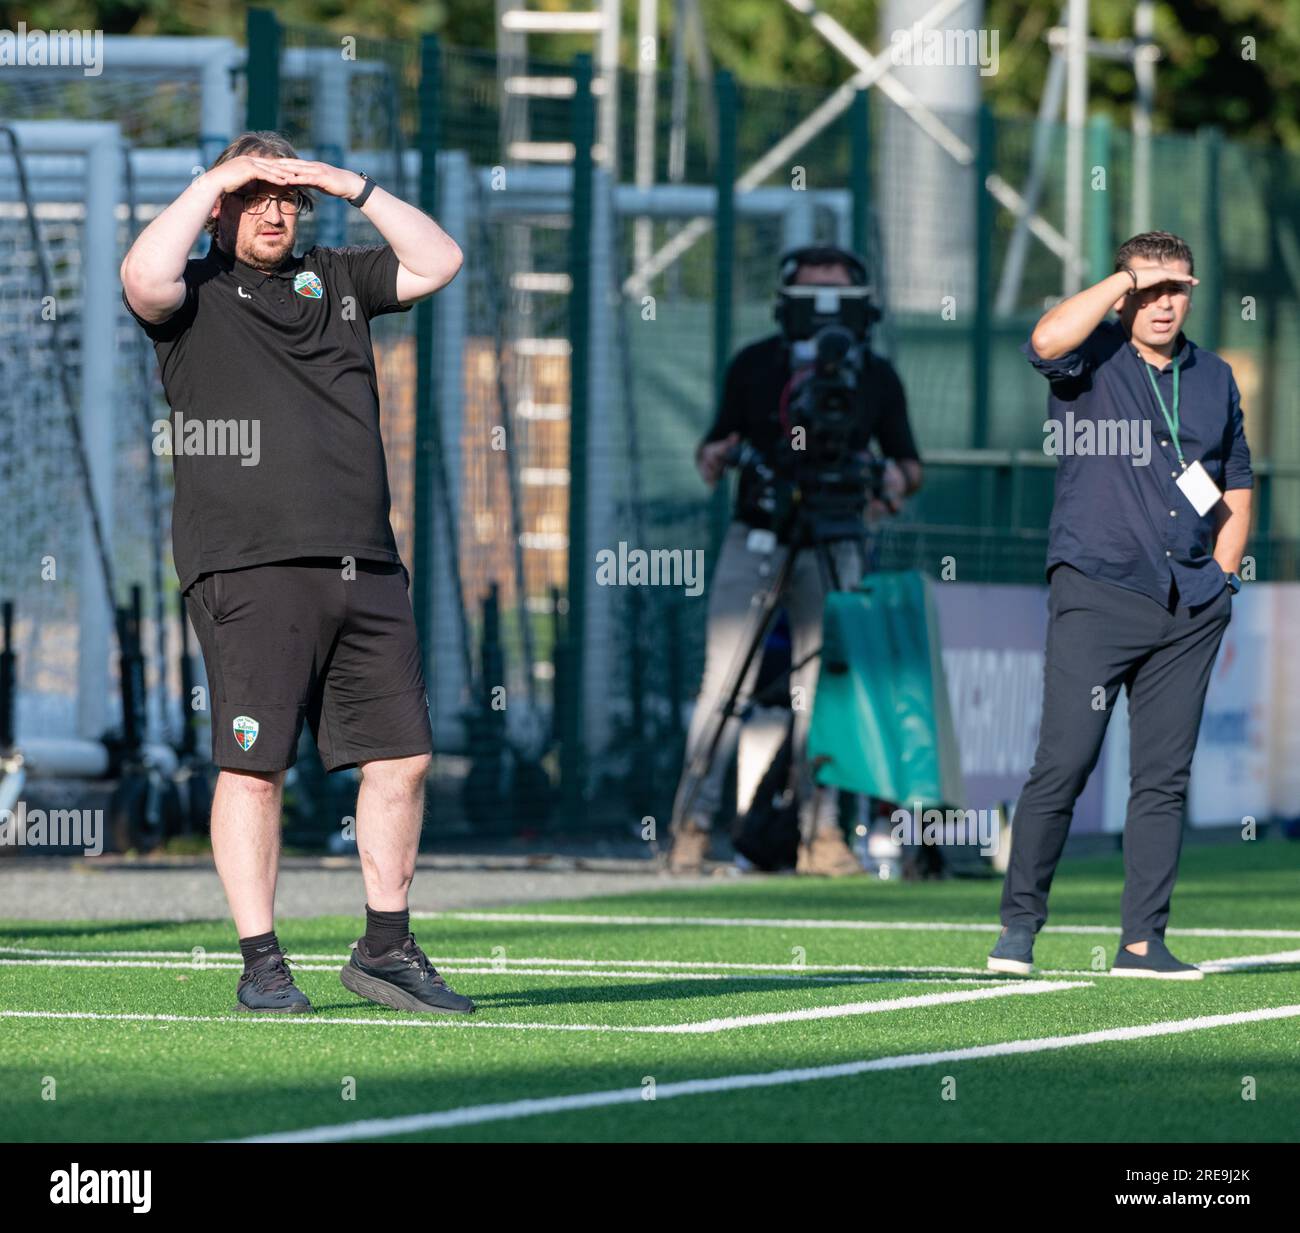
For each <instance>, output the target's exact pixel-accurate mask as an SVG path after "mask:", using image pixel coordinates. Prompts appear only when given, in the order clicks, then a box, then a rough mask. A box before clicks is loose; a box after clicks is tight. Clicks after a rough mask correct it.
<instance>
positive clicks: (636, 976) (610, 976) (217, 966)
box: [0, 957, 1088, 985]
mask: <svg viewBox="0 0 1300 1233" xmlns="http://www.w3.org/2000/svg"><path fill="white" fill-rule="evenodd" d="M483 962H485V963H487V964H490V963H491V960H484V961H483ZM290 965H291V966H292V968H293V970H294V971H295V972H337V971H338V970H339V965H338V964H337V963H329V964H324V963H297V962H295V961H293V959H292V957H291V958H290ZM0 967H14V968H45V967H49V968H148V969H153V970H160V971H161V970H166V971H177V972H208V971H212V972H240V971H243V967H244V965H243V963H242V962H239V963H228V962H214V961H213V960H212V959H210V958H206V959H205V960H204V962H202V963H195V962H194V961H193V960H190V961H189V962H185V961H184V960H181V959H161V960H151V959H48V958H31V959H4V958H0ZM438 970H439V971H440V972H445V973H447V975H449V976H584V977H592V976H594V977H599V978H600V979H602V980H614V979H620V980H624V979H625V980H675V981H677V980H712V981H721V980H725V981H741V980H746V981H768V982H771V981H792V980H793V981H802V982H803V983H805V984H839V985H876V984H905V985H971V984H985V983H987V981H986V980H980V979H978V978H977V977H959V976H909V975H883V976H882V975H876V976H853V975H849V974H847V973H846V974H844V975H842V976H819V975H816V974H812V973H810V974H808V975H804V974H802V973H800V972H799V971H798V970H797V969H796V970H792V969H791V968H790V966H789V965H788V964H787V965H785V968H784V970H783V971H777V972H771V973H760V972H680V971H676V970H666V971H654V970H653V969H649V968H637V969H635V970H629V971H619V970H617V969H614V968H569V967H557V968H540V967H539V968H522V967H510V968H506V967H491V966H486V967H449V966H446V965H445V964H442V963H440V964H439V967H438ZM912 970H913V969H911V968H898V969H896V971H897V972H899V973H906V972H910V971H912ZM925 970H927V971H928V970H930V969H925ZM969 970H970V971H976V970H977V969H974V968H972V969H969ZM1083 975H1085V976H1086V975H1088V973H1086V972H1085V973H1083Z"/></svg>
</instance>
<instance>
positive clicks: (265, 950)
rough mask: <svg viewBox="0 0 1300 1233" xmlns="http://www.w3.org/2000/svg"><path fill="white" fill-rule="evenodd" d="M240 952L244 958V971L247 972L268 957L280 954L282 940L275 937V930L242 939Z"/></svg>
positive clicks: (240, 940)
mask: <svg viewBox="0 0 1300 1233" xmlns="http://www.w3.org/2000/svg"><path fill="white" fill-rule="evenodd" d="M239 950H240V953H241V954H242V955H243V956H244V971H245V972H247V971H248V970H249V969H250V968H252V966H253V964H255V963H257V962H258V960H260V959H265V958H266V957H267V956H268V955H278V954H280V953H281V951H280V939H279V938H277V937H276V936H275V930H274V929H272V930H271V932H270V933H259V934H257V935H255V936H254V937H251V938H240V939H239Z"/></svg>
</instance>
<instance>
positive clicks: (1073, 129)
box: [1061, 0, 1088, 295]
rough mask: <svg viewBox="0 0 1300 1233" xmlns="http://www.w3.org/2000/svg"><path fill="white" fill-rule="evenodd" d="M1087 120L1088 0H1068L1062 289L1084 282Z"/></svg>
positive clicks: (1068, 290)
mask: <svg viewBox="0 0 1300 1233" xmlns="http://www.w3.org/2000/svg"><path fill="white" fill-rule="evenodd" d="M1087 121H1088V0H1068V3H1067V6H1066V41H1065V123H1066V138H1065V240H1066V247H1067V250H1068V252H1067V256H1066V258H1065V261H1064V263H1063V265H1064V269H1063V278H1062V280H1061V282H1062V286H1061V291H1062V293H1063V294H1064V295H1073V294H1074V293H1075V292H1076V291H1078V290H1079V289H1080V287H1081V286H1082V285H1083V186H1084V180H1085V178H1086V174H1087V169H1086V167H1085V155H1086V150H1085V146H1084V136H1085V133H1084V126H1085V125H1086V124H1087Z"/></svg>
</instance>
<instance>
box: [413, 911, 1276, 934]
mask: <svg viewBox="0 0 1300 1233" xmlns="http://www.w3.org/2000/svg"><path fill="white" fill-rule="evenodd" d="M411 919H412V920H417V919H418V920H464V921H487V922H496V923H501V922H522V923H526V924H566V925H716V926H724V927H728V928H739V929H758V928H766V929H868V930H873V929H890V930H896V931H899V932H903V933H908V932H917V933H926V932H935V933H996V932H997V931H998V930H999V929H1001V928H1002V926H1001V925H1000V924H990V925H985V924H975V923H971V922H967V921H961V922H950V921H933V920H932V921H895V920H845V919H843V918H841V917H832V918H828V919H826V920H801V919H793V918H791V919H781V918H777V917H768V916H585V915H584V916H577V915H566V914H563V913H545V912H412V913H411ZM1041 932H1043V933H1105V934H1117V933H1119V932H1120V929H1119V926H1118V925H1044V926H1043V928H1042V930H1041ZM1165 932H1166V936H1168V937H1183V938H1300V929H1168V930H1166V931H1165Z"/></svg>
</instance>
